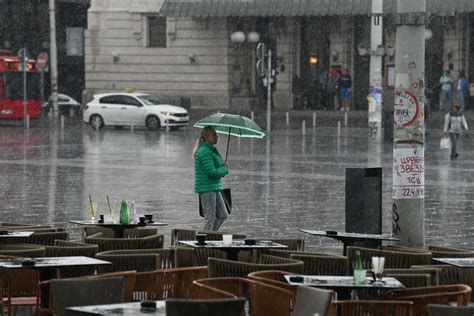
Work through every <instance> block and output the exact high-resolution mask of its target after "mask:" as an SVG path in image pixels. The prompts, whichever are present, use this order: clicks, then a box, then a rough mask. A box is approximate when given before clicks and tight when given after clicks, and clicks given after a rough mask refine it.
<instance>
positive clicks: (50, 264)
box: [0, 256, 111, 307]
mask: <svg viewBox="0 0 474 316" xmlns="http://www.w3.org/2000/svg"><path fill="white" fill-rule="evenodd" d="M22 260H24V259H3V260H0V268H4V269H35V270H38V271H39V273H40V281H48V280H51V279H54V278H55V277H56V269H59V268H64V267H79V266H96V265H106V264H111V263H110V262H108V261H104V260H99V259H94V258H90V257H85V256H71V257H41V258H33V259H32V260H34V263H35V264H34V265H31V266H25V265H22V264H21V262H22ZM13 282H14V280H13ZM48 299H49V291H48V289H45V287H41V306H43V307H46V306H48Z"/></svg>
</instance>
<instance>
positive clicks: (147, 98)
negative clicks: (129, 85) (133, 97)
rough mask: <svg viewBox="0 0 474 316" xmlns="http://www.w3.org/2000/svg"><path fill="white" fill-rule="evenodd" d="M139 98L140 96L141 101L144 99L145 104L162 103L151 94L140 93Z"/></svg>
mask: <svg viewBox="0 0 474 316" xmlns="http://www.w3.org/2000/svg"><path fill="white" fill-rule="evenodd" d="M137 98H139V99H140V101H142V102H143V103H144V104H145V105H155V104H161V102H160V101H158V100H157V99H155V98H153V97H152V96H149V95H139V96H137Z"/></svg>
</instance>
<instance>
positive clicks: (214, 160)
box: [193, 126, 229, 230]
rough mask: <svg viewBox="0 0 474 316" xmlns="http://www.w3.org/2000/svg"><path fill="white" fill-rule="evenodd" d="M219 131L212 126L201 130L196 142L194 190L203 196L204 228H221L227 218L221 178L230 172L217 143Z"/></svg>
mask: <svg viewBox="0 0 474 316" xmlns="http://www.w3.org/2000/svg"><path fill="white" fill-rule="evenodd" d="M217 139H218V136H217V133H216V131H215V129H214V128H213V127H211V126H206V127H204V128H203V129H202V130H201V136H200V137H199V138H198V140H197V141H196V143H195V144H194V150H193V156H194V191H195V192H196V193H198V194H199V197H200V198H201V205H202V210H203V213H204V218H205V223H204V230H219V228H220V227H221V225H222V223H224V221H225V220H226V219H227V216H228V213H227V208H226V206H225V203H224V199H223V197H222V193H221V190H222V184H221V178H223V177H224V176H225V175H227V174H228V173H229V166H228V164H227V161H224V162H223V161H222V157H221V155H220V154H219V151H218V150H217V148H216V147H215V146H214V145H215V144H217Z"/></svg>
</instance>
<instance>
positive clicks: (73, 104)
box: [43, 93, 82, 115]
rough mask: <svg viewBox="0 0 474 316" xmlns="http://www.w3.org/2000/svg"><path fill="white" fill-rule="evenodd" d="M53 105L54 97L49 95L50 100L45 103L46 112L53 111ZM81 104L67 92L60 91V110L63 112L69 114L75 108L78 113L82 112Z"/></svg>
mask: <svg viewBox="0 0 474 316" xmlns="http://www.w3.org/2000/svg"><path fill="white" fill-rule="evenodd" d="M52 106H53V102H52V97H49V99H48V101H47V102H45V103H44V105H43V110H44V111H45V113H48V112H49V111H51V107H52ZM81 107H82V106H81V104H80V103H79V102H77V101H76V100H74V99H73V98H71V97H70V96H68V95H67V94H62V93H58V110H59V112H60V113H61V114H64V115H69V113H70V112H71V110H74V112H75V113H76V115H79V114H80V113H81V110H82V109H81Z"/></svg>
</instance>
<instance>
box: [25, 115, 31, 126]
mask: <svg viewBox="0 0 474 316" xmlns="http://www.w3.org/2000/svg"><path fill="white" fill-rule="evenodd" d="M26 128H30V115H29V114H26Z"/></svg>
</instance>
